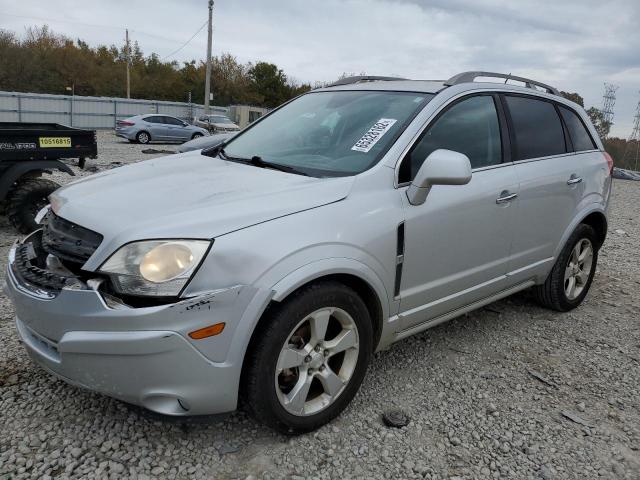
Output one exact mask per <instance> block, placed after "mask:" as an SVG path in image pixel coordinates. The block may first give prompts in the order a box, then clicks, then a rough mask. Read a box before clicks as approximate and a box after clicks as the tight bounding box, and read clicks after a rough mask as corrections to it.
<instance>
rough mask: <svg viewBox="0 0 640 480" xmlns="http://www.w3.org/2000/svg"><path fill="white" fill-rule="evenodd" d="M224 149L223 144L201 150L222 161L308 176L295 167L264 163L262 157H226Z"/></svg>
mask: <svg viewBox="0 0 640 480" xmlns="http://www.w3.org/2000/svg"><path fill="white" fill-rule="evenodd" d="M224 147H225V144H224V143H223V144H220V145H216V146H215V147H212V148H208V149H206V150H203V151H202V154H203V155H208V156H210V157H216V156H219V157H220V158H222V159H223V160H229V161H232V162H240V163H246V164H248V165H253V166H255V167H259V168H269V169H271V170H278V171H279V172H285V173H294V174H296V175H303V176H305V177H309V176H310V175H309V174H308V173H305V172H303V171H302V170H298V169H297V168H295V167H290V166H289V165H281V164H279V163H271V162H266V161H264V160H263V159H262V157H259V156H258V155H254V156H253V157H251V158H242V157H232V156H230V155H228V154H227V152H225V151H224Z"/></svg>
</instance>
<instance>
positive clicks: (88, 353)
mask: <svg viewBox="0 0 640 480" xmlns="http://www.w3.org/2000/svg"><path fill="white" fill-rule="evenodd" d="M20 245H21V244H19V243H18V244H16V245H14V247H13V248H12V251H11V254H10V258H9V264H8V266H7V281H6V293H7V294H8V296H9V297H10V298H11V299H12V301H13V303H14V305H15V309H16V326H17V330H18V333H19V335H20V338H21V340H22V341H23V343H24V346H25V348H26V350H27V352H28V353H29V355H30V356H31V357H32V358H33V359H34V360H35V362H36V363H38V364H39V365H41V366H43V367H44V368H45V369H47V370H48V371H50V372H52V373H54V374H55V375H56V376H58V377H60V378H62V379H63V380H65V381H67V382H69V383H71V384H74V385H77V386H81V387H84V388H87V389H90V390H93V391H97V392H101V393H104V394H106V395H109V396H113V397H115V398H118V399H121V400H124V401H126V402H129V403H133V404H137V405H141V406H143V407H146V408H148V409H150V410H153V411H156V412H159V413H163V414H170V415H198V414H215V413H223V412H228V411H231V410H234V409H235V408H236V403H237V392H238V385H239V379H240V371H241V367H242V362H241V361H240V360H239V357H238V355H237V354H235V353H236V352H233V351H231V345H232V343H233V342H232V339H233V338H234V334H235V329H236V328H235V327H236V326H237V324H238V323H239V322H240V319H241V317H242V315H243V313H244V312H245V310H246V309H247V306H248V305H249V304H250V303H251V301H252V299H253V298H254V296H255V293H256V292H255V289H253V288H251V287H248V286H241V285H237V286H234V287H230V288H227V289H221V290H217V291H212V292H209V293H206V294H202V295H199V296H197V297H193V298H189V299H185V300H181V301H178V302H176V303H171V304H166V305H159V306H150V307H143V308H132V307H128V306H126V305H123V304H115V305H114V304H113V303H112V302H111V303H108V302H107V301H105V297H104V295H103V294H102V293H101V292H100V291H99V290H98V289H94V288H91V286H89V285H91V284H92V282H91V281H89V282H87V283H84V282H82V281H76V282H70V283H69V284H67V285H65V286H63V287H62V288H60V289H59V290H58V291H51V290H49V289H47V288H42V287H38V286H35V285H33V284H31V283H30V282H29V281H28V280H26V279H25V278H23V276H21V275H20V273H19V272H18V271H17V270H16V268H15V263H16V250H17V249H18V247H20ZM40 273H41V272H40ZM94 285H97V282H96V283H95V284H94ZM110 305H111V306H110ZM220 322H224V323H225V324H226V326H225V329H224V330H223V331H222V333H221V334H219V335H217V336H214V337H209V338H206V339H202V340H192V339H191V338H189V336H188V334H189V332H192V331H194V330H198V329H200V328H203V327H205V326H208V325H212V324H215V323H220Z"/></svg>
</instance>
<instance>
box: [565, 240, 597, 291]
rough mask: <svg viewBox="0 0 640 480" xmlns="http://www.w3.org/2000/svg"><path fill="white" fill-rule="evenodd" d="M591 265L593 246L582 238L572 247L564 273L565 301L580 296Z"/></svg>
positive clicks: (587, 279)
mask: <svg viewBox="0 0 640 480" xmlns="http://www.w3.org/2000/svg"><path fill="white" fill-rule="evenodd" d="M592 264H593V245H592V244H591V241H589V240H588V239H586V238H583V239H581V240H579V241H578V243H576V245H575V246H574V247H573V250H572V251H571V255H570V256H569V261H568V262H567V266H566V268H565V271H564V293H565V295H566V296H567V299H569V300H575V299H576V298H578V297H579V296H580V294H581V293H582V291H583V290H584V289H585V287H586V285H587V283H588V281H589V275H590V274H591V265H592Z"/></svg>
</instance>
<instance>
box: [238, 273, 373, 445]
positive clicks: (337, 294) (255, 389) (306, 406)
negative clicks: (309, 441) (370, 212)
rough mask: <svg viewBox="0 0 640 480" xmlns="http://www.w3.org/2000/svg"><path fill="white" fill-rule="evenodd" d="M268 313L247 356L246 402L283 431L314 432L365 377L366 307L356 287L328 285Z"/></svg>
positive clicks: (312, 287)
mask: <svg viewBox="0 0 640 480" xmlns="http://www.w3.org/2000/svg"><path fill="white" fill-rule="evenodd" d="M266 315H268V318H266V319H265V321H264V322H262V323H261V325H260V326H259V327H258V328H259V330H258V331H256V332H255V334H254V336H253V340H252V342H251V345H250V346H249V350H248V351H247V358H246V360H245V369H244V375H243V384H242V385H243V392H242V393H243V397H244V400H246V403H247V406H248V407H249V410H250V412H251V413H252V414H253V416H254V417H255V418H256V419H257V420H258V421H260V422H262V423H264V424H266V425H268V426H270V427H272V428H274V429H276V430H278V431H279V432H281V433H284V434H288V435H294V434H300V433H305V432H309V431H312V430H315V429H316V428H318V427H320V426H322V425H324V424H326V423H328V422H329V421H331V420H332V419H333V418H335V417H337V416H338V415H339V414H340V413H341V412H342V411H343V410H344V409H345V408H346V407H347V405H348V404H349V402H351V400H352V399H353V397H354V396H355V394H356V393H357V391H358V388H359V387H360V384H361V383H362V380H363V379H364V376H365V373H366V371H367V365H368V363H369V360H370V359H371V353H372V343H373V331H372V326H371V319H370V317H369V312H368V310H367V307H366V305H365V304H364V302H363V301H362V299H361V298H360V297H359V296H358V294H357V293H356V292H355V291H354V290H352V289H351V288H349V287H347V286H345V285H343V284H341V283H338V282H333V281H324V282H319V283H316V284H312V285H309V286H307V287H304V288H302V289H300V290H299V291H297V292H295V293H294V294H292V295H291V296H290V297H289V298H288V299H287V300H286V301H285V302H284V303H282V304H281V305H277V306H276V307H275V308H273V309H272V310H270V311H269V312H268V313H267V314H266ZM322 325H324V328H323V327H322ZM323 331H324V334H323V333H321V332H323ZM338 339H340V341H338ZM296 392H304V393H302V394H300V396H299V395H298V394H296ZM298 400H300V401H298Z"/></svg>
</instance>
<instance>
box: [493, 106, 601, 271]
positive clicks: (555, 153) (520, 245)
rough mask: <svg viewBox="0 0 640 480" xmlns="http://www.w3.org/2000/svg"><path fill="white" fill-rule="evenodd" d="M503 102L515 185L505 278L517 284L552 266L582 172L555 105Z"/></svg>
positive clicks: (579, 193)
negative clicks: (516, 193)
mask: <svg viewBox="0 0 640 480" xmlns="http://www.w3.org/2000/svg"><path fill="white" fill-rule="evenodd" d="M503 101H504V106H505V111H506V112H507V116H508V117H509V119H510V122H509V124H510V134H511V143H512V151H513V155H514V165H515V171H516V175H517V177H518V180H519V183H520V192H519V200H518V212H517V213H518V214H517V219H516V221H515V222H514V230H513V233H514V236H513V247H512V259H511V265H510V275H509V277H510V282H512V283H518V282H520V281H522V280H525V279H529V278H532V277H534V276H537V275H540V274H544V273H545V272H547V271H548V270H549V268H551V266H552V265H553V262H554V258H553V256H554V253H555V250H556V246H557V245H558V243H559V241H560V238H561V236H562V234H563V233H564V231H565V229H566V228H567V227H568V226H569V224H570V223H571V221H572V220H573V218H574V217H575V215H576V212H577V209H578V205H579V204H580V202H581V200H582V198H583V197H584V196H585V182H584V178H585V175H586V172H585V162H584V158H583V156H582V155H577V154H575V153H574V152H573V147H572V144H571V139H570V137H569V133H568V131H567V128H566V126H565V125H564V121H563V118H562V115H561V111H560V110H559V105H557V104H556V102H554V101H552V100H550V99H547V98H543V97H536V96H527V95H512V94H508V95H504V96H503ZM591 147H592V148H594V146H593V143H591Z"/></svg>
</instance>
